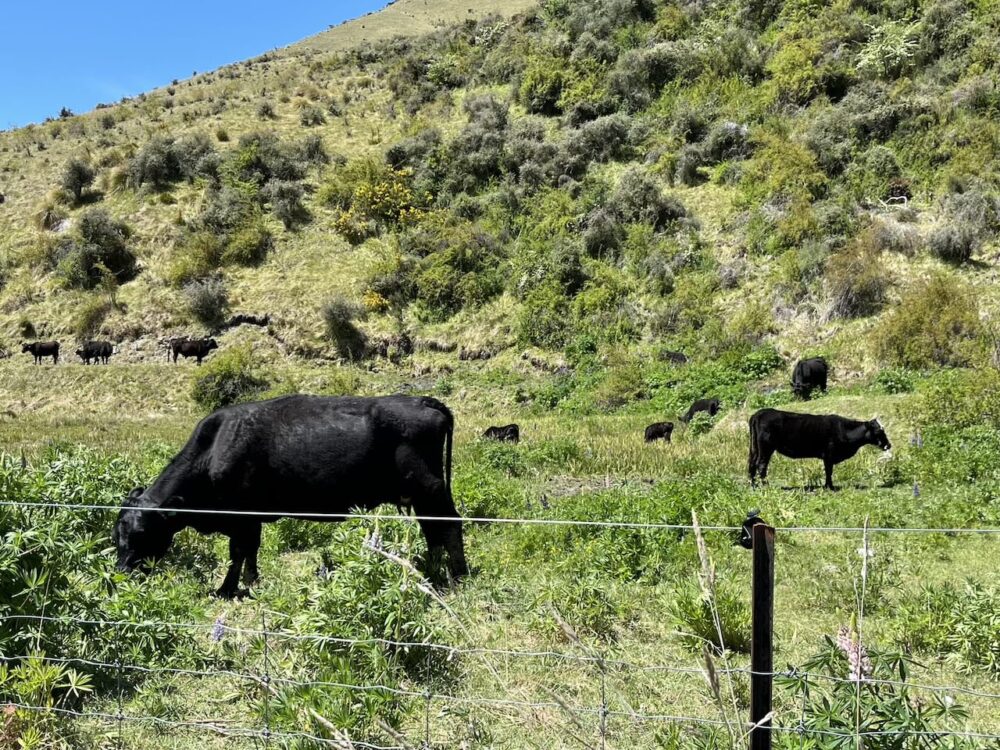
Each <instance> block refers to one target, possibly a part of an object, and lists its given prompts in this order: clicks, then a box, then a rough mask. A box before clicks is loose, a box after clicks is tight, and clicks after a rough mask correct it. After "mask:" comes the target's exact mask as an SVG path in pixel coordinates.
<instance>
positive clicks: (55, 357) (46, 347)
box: [21, 341, 59, 365]
mask: <svg viewBox="0 0 1000 750" xmlns="http://www.w3.org/2000/svg"><path fill="white" fill-rule="evenodd" d="M27 352H31V354H32V356H34V358H35V364H36V365H40V364H42V359H43V358H45V357H52V364H54V365H57V364H59V342H58V341H35V342H33V343H31V344H23V345H22V346H21V354H25V353H27Z"/></svg>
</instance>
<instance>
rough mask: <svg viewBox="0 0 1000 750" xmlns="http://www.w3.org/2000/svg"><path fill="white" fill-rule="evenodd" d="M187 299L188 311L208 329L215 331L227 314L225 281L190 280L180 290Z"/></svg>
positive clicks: (227, 302)
mask: <svg viewBox="0 0 1000 750" xmlns="http://www.w3.org/2000/svg"><path fill="white" fill-rule="evenodd" d="M181 291H182V293H183V295H184V299H185V300H186V301H187V306H188V311H189V312H190V313H191V315H192V316H193V317H194V319H195V320H197V321H198V322H199V323H201V324H202V325H203V326H205V327H206V328H207V329H208V330H210V331H217V330H219V329H220V328H221V327H222V324H223V323H225V321H226V316H227V315H228V314H229V293H228V292H227V291H226V285H225V282H223V281H222V279H219V278H209V279H205V280H203V281H190V282H188V283H187V284H185V285H184V287H183V289H182V290H181Z"/></svg>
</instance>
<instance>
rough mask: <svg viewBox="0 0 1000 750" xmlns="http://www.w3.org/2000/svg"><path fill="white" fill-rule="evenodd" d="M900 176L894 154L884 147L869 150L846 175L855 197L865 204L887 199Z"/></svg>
mask: <svg viewBox="0 0 1000 750" xmlns="http://www.w3.org/2000/svg"><path fill="white" fill-rule="evenodd" d="M902 176H903V171H902V169H901V168H900V166H899V162H898V161H897V160H896V154H895V153H894V152H893V151H892V149H889V148H887V147H885V146H872V147H871V148H869V149H868V150H867V151H865V152H864V153H863V154H861V156H860V157H859V158H857V159H856V160H855V161H854V162H853V163H852V164H851V165H850V166H849V167H848V169H847V174H846V177H847V180H848V182H849V184H850V185H851V190H852V192H853V193H854V195H855V197H857V198H858V200H861V201H865V202H867V203H874V202H875V201H879V200H885V199H887V198H889V197H890V196H891V195H892V188H893V187H894V186H895V185H896V184H898V182H899V180H900V179H901V178H902Z"/></svg>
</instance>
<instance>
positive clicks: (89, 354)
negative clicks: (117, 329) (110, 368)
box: [76, 341, 115, 365]
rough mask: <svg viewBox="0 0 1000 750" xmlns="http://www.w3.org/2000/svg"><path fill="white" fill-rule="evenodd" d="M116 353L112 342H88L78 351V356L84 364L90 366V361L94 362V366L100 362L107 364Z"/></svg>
mask: <svg viewBox="0 0 1000 750" xmlns="http://www.w3.org/2000/svg"><path fill="white" fill-rule="evenodd" d="M114 352H115V347H114V346H113V345H112V344H111V342H110V341H88V342H87V343H86V344H84V345H83V346H82V347H80V348H79V349H77V350H76V356H78V357H79V358H80V359H82V360H83V361H84V364H88V365H89V364H90V360H94V364H97V363H98V362H103V363H104V364H107V363H108V360H109V359H110V358H111V355H112V354H114Z"/></svg>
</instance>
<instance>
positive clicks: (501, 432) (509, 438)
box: [483, 424, 521, 443]
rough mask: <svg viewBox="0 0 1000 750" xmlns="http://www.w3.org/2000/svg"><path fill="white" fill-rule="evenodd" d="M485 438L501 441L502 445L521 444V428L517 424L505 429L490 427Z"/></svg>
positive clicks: (484, 434) (484, 435) (509, 425)
mask: <svg viewBox="0 0 1000 750" xmlns="http://www.w3.org/2000/svg"><path fill="white" fill-rule="evenodd" d="M483 437H484V438H485V439H487V440H499V441H500V442H501V443H519V442H521V428H520V427H518V426H517V425H516V424H508V425H504V426H503V427H488V428H487V429H486V432H484V433H483Z"/></svg>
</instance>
